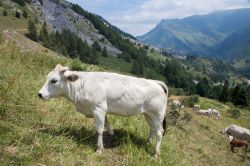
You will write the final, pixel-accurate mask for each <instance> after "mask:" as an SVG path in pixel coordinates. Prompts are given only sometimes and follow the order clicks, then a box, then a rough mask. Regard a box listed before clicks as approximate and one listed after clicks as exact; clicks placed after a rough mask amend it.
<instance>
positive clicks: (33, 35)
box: [28, 20, 38, 41]
mask: <svg viewBox="0 0 250 166" xmlns="http://www.w3.org/2000/svg"><path fill="white" fill-rule="evenodd" d="M37 36H38V35H37V31H36V25H35V23H34V21H31V20H29V21H28V37H29V38H30V39H32V40H34V41H37Z"/></svg>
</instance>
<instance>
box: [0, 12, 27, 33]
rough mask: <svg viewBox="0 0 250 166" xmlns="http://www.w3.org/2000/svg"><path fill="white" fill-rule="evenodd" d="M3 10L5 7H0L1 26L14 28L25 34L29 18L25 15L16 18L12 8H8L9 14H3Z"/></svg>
mask: <svg viewBox="0 0 250 166" xmlns="http://www.w3.org/2000/svg"><path fill="white" fill-rule="evenodd" d="M2 11H3V9H2V10H1V9H0V27H2V28H9V29H13V30H15V31H17V32H20V33H22V34H25V33H26V32H27V23H28V19H25V18H23V17H22V18H16V17H15V16H14V15H13V11H12V12H11V11H10V10H7V11H8V16H3V15H2V13H3V12H2Z"/></svg>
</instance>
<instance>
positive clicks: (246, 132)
mask: <svg viewBox="0 0 250 166" xmlns="http://www.w3.org/2000/svg"><path fill="white" fill-rule="evenodd" d="M221 133H223V134H228V135H231V136H233V137H236V138H238V139H241V140H245V141H247V142H249V143H250V129H246V128H243V127H240V126H237V125H230V126H228V127H227V128H225V129H223V130H222V131H221Z"/></svg>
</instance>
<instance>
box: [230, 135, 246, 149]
mask: <svg viewBox="0 0 250 166" xmlns="http://www.w3.org/2000/svg"><path fill="white" fill-rule="evenodd" d="M228 138H229V141H230V145H231V151H232V152H233V153H234V152H235V151H234V147H245V151H246V153H247V148H248V142H247V141H245V140H240V139H238V138H234V137H233V136H231V135H228Z"/></svg>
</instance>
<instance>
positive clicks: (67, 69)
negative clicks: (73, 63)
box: [60, 67, 69, 74]
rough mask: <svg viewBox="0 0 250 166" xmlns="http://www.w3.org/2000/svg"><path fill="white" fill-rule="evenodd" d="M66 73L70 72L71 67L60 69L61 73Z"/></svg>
mask: <svg viewBox="0 0 250 166" xmlns="http://www.w3.org/2000/svg"><path fill="white" fill-rule="evenodd" d="M65 71H69V67H62V68H61V69H60V73H62V74H63V73H65Z"/></svg>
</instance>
